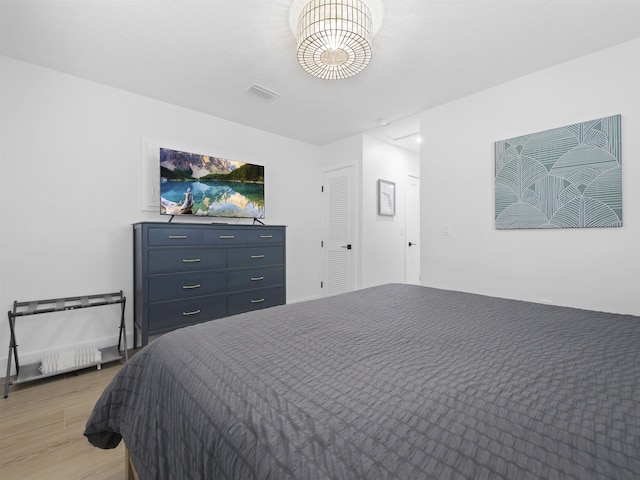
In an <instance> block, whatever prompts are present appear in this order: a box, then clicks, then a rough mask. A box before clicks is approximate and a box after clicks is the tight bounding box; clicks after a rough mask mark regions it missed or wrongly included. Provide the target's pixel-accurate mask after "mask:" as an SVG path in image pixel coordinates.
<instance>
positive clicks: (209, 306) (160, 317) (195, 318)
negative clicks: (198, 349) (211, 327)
mask: <svg viewBox="0 0 640 480" xmlns="http://www.w3.org/2000/svg"><path fill="white" fill-rule="evenodd" d="M226 315H227V297H226V296H225V295H221V296H217V297H200V298H197V299H191V300H181V301H177V302H164V303H156V304H153V305H151V306H150V307H149V330H150V331H152V332H155V333H161V332H162V331H167V330H173V329H174V328H179V327H182V326H185V325H191V324H193V323H200V322H206V321H208V320H213V319H216V318H221V317H225V316H226Z"/></svg>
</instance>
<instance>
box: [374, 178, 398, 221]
mask: <svg viewBox="0 0 640 480" xmlns="http://www.w3.org/2000/svg"><path fill="white" fill-rule="evenodd" d="M378 213H379V214H380V215H395V214H396V184H395V183H394V182H389V181H388V180H382V179H380V180H378Z"/></svg>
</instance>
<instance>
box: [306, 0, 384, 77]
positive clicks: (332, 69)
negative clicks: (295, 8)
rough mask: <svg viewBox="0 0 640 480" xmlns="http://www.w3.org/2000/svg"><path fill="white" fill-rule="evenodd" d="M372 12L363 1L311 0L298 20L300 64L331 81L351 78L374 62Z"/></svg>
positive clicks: (312, 73)
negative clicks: (372, 53) (372, 51)
mask: <svg viewBox="0 0 640 480" xmlns="http://www.w3.org/2000/svg"><path fill="white" fill-rule="evenodd" d="M371 37H372V22H371V12H370V10H369V7H367V6H366V5H365V4H364V2H362V1H360V0H311V1H310V2H309V3H308V4H307V5H306V6H305V7H304V8H303V9H302V12H300V17H299V20H298V63H300V66H301V67H302V68H303V69H304V70H305V71H306V72H308V73H310V74H311V75H313V76H316V77H319V78H324V79H327V80H337V79H341V78H347V77H351V76H353V75H355V74H357V73H359V72H361V71H362V70H364V69H365V68H366V66H367V65H368V64H369V62H370V61H371Z"/></svg>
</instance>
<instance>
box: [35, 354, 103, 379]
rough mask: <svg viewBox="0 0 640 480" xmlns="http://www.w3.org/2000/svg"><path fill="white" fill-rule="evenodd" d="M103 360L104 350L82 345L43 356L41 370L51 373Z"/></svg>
mask: <svg viewBox="0 0 640 480" xmlns="http://www.w3.org/2000/svg"><path fill="white" fill-rule="evenodd" d="M101 361H102V352H101V351H100V350H98V349H97V348H96V347H82V348H78V349H76V350H66V351H64V352H58V353H52V354H50V355H46V356H45V357H43V358H42V363H41V365H40V368H39V370H40V372H41V373H42V374H43V375H49V374H51V373H55V372H61V371H62V370H69V369H72V368H81V367H82V366H84V365H91V364H94V363H100V362H101Z"/></svg>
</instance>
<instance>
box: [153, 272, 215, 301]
mask: <svg viewBox="0 0 640 480" xmlns="http://www.w3.org/2000/svg"><path fill="white" fill-rule="evenodd" d="M226 291H227V274H226V273H225V272H193V273H180V274H177V275H158V276H153V277H149V302H161V301H164V300H177V299H181V298H192V297H200V296H202V295H212V294H214V293H224V292H226Z"/></svg>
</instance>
